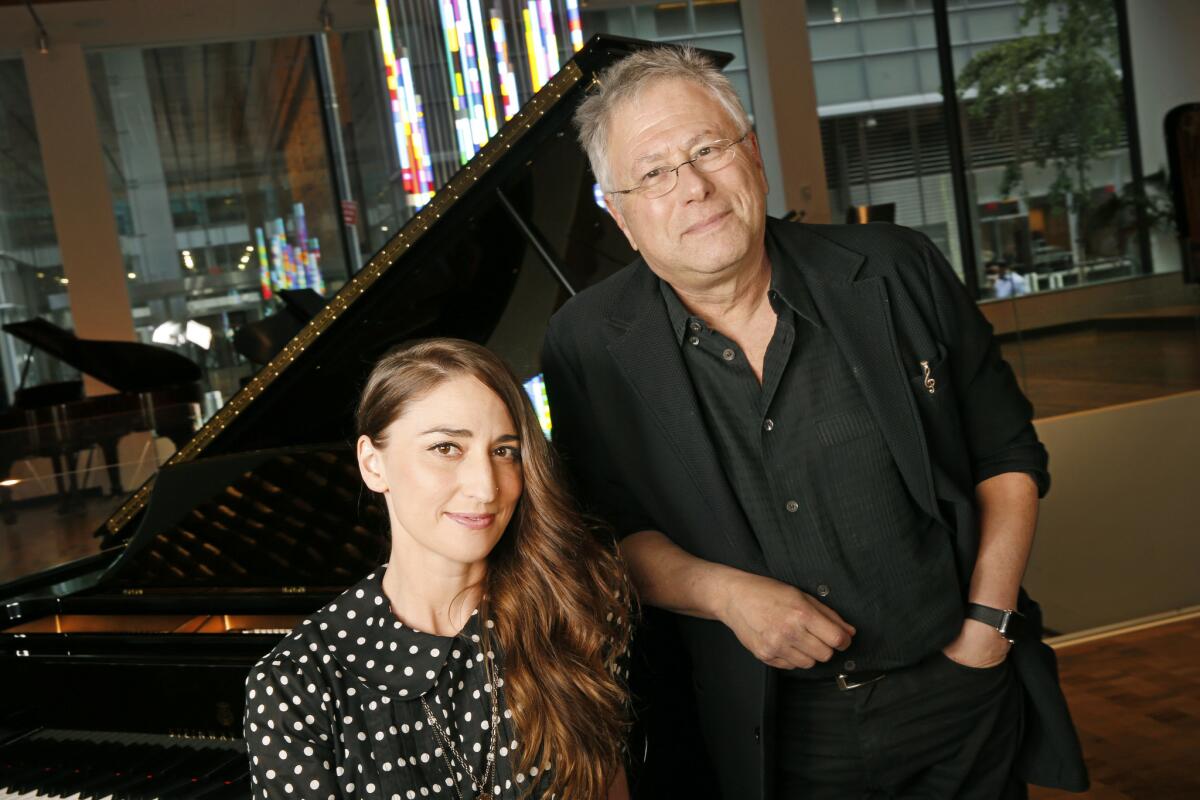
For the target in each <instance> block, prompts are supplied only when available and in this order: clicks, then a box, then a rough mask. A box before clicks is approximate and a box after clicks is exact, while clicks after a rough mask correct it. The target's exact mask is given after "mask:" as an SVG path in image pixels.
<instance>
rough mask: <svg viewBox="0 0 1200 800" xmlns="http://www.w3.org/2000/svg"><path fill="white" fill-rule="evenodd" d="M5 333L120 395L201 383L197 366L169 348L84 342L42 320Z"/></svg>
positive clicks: (13, 325) (11, 326)
mask: <svg viewBox="0 0 1200 800" xmlns="http://www.w3.org/2000/svg"><path fill="white" fill-rule="evenodd" d="M4 330H5V331H6V332H8V333H11V334H12V335H13V336H15V337H17V338H18V339H20V340H21V341H23V342H27V343H29V344H31V345H33V346H34V347H36V348H38V349H39V350H41V351H43V352H45V353H49V354H50V355H52V356H54V357H55V358H57V359H58V360H60V361H62V362H64V363H66V364H69V365H70V366H72V367H74V368H75V369H77V370H79V371H80V372H82V373H84V374H85V375H91V376H92V377H93V378H96V379H97V380H99V381H100V382H102V383H105V384H107V385H109V386H111V387H112V388H114V389H116V390H117V391H119V392H127V393H135V392H148V391H151V390H154V389H162V388H164V387H167V386H174V385H176V384H180V383H192V382H194V381H198V380H200V367H199V365H197V364H196V362H194V361H192V360H191V359H190V358H187V357H186V356H183V355H180V354H179V353H174V352H171V351H170V350H168V349H166V348H165V347H158V346H156V345H152V344H143V343H141V342H112V341H104V340H101V339H80V338H79V337H78V336H76V335H75V334H74V333H72V332H71V331H69V330H66V329H65V328H60V327H58V326H57V325H55V324H54V323H53V322H50V321H49V320H44V319H40V318H37V319H29V320H25V321H24V322H9V323H6V324H5V325H4Z"/></svg>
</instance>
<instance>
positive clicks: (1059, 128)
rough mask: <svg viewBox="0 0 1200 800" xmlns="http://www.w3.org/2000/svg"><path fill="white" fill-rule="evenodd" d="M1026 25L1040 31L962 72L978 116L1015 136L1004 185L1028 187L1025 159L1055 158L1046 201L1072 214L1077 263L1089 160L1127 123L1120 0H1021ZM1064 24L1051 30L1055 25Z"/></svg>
mask: <svg viewBox="0 0 1200 800" xmlns="http://www.w3.org/2000/svg"><path fill="white" fill-rule="evenodd" d="M1022 6H1023V8H1022V14H1021V27H1022V28H1023V29H1028V28H1029V27H1030V26H1033V25H1035V24H1036V33H1033V34H1031V35H1028V36H1025V37H1023V38H1020V39H1016V40H1013V41H1009V42H1003V43H1001V44H998V45H996V46H994V47H991V48H989V49H988V50H985V51H983V52H981V53H978V54H976V55H975V57H974V58H972V59H971V61H970V62H969V63H968V64H967V65H966V67H965V68H964V69H963V71H962V73H961V75H959V78H958V89H959V92H960V93H966V92H968V91H970V90H971V89H974V90H976V92H977V95H976V97H975V99H974V100H973V101H972V102H970V103H969V104H968V103H966V102H964V105H966V107H967V109H968V112H967V113H969V114H971V115H972V116H973V117H976V118H980V119H983V120H987V121H989V122H992V126H991V127H992V131H993V136H994V137H995V138H997V139H1000V138H1005V139H1010V140H1011V141H1012V143H1013V149H1012V158H1011V159H1010V160H1009V161H1008V163H1006V164H1005V167H1004V176H1003V179H1002V182H1001V192H1002V193H1004V194H1006V195H1011V194H1012V193H1013V192H1015V191H1021V192H1022V193H1026V187H1025V176H1024V171H1023V169H1022V165H1023V164H1025V163H1028V162H1032V163H1034V164H1036V165H1037V166H1039V167H1043V168H1044V167H1046V166H1047V165H1051V167H1052V168H1053V174H1054V180H1053V183H1052V184H1051V187H1050V196H1049V200H1050V203H1051V206H1052V207H1053V208H1061V209H1063V210H1065V211H1066V212H1067V213H1068V214H1070V215H1071V222H1072V230H1073V233H1072V237H1071V238H1072V249H1073V250H1076V253H1075V256H1076V259H1075V260H1076V263H1079V260H1080V259H1079V253H1078V250H1077V248H1078V244H1079V242H1078V240H1079V234H1078V233H1075V231H1080V230H1082V228H1083V227H1084V226H1083V225H1081V224H1080V221H1081V220H1083V219H1084V218H1085V217H1086V215H1087V212H1088V209H1089V207H1090V206H1091V205H1092V199H1091V198H1092V188H1093V187H1092V184H1091V181H1090V176H1089V171H1090V167H1091V165H1092V163H1093V162H1094V161H1095V160H1096V159H1097V158H1099V157H1101V156H1103V155H1105V154H1107V153H1108V152H1109V151H1111V150H1113V149H1114V148H1116V147H1117V146H1118V145H1119V144H1120V137H1121V131H1122V128H1123V126H1124V115H1123V112H1122V95H1121V77H1120V74H1119V73H1118V71H1117V68H1116V66H1115V65H1116V64H1117V63H1119V56H1118V44H1117V17H1116V12H1115V10H1114V8H1113V0H1024V2H1023V3H1022ZM1052 20H1054V21H1056V22H1057V28H1056V29H1055V30H1051V26H1050V22H1051V21H1052Z"/></svg>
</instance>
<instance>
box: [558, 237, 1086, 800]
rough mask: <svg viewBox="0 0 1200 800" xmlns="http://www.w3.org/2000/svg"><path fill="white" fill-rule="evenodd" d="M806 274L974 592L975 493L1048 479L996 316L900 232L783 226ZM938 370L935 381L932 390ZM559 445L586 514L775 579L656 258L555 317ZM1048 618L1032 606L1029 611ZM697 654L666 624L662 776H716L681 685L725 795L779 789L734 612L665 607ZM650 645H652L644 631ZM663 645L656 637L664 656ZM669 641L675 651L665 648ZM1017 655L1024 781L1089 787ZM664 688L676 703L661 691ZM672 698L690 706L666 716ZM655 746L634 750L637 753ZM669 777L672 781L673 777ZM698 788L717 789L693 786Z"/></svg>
mask: <svg viewBox="0 0 1200 800" xmlns="http://www.w3.org/2000/svg"><path fill="white" fill-rule="evenodd" d="M767 235H768V236H773V237H775V239H776V241H777V243H778V244H779V246H780V247H781V248H782V249H783V250H784V251H785V252H787V253H788V254H789V255H790V256H791V258H792V259H793V260H794V261H795V263H796V264H798V265H799V266H800V269H801V271H802V273H803V275H804V278H805V280H806V282H807V283H808V286H809V288H810V290H811V292H812V295H813V300H814V302H815V303H816V306H817V309H818V311H819V312H820V314H821V317H822V320H823V321H824V322H825V324H826V325H828V327H829V330H830V331H831V332H832V334H833V335H834V336H835V338H836V341H837V343H838V346H839V347H840V348H841V351H842V353H843V355H844V356H845V358H846V360H847V362H848V363H849V364H850V366H851V369H852V370H853V372H854V375H855V376H856V377H857V379H858V380H859V383H860V386H861V387H862V391H863V394H864V396H865V398H866V401H867V404H868V405H869V407H870V408H871V410H872V412H873V413H874V415H875V417H876V420H877V422H878V424H879V427H880V429H881V430H882V432H883V433H884V436H885V437H886V439H887V442H888V446H889V449H890V450H891V452H892V456H893V458H894V459H895V461H896V464H897V466H898V467H899V470H900V473H901V474H902V476H903V478H904V481H905V483H906V485H907V486H908V489H909V491H910V492H911V493H912V496H913V497H914V498H915V500H916V502H917V503H918V504H919V505H920V506H921V507H922V508H923V509H924V510H925V511H926V512H927V513H928V514H930V515H932V516H934V517H936V518H938V519H941V520H943V521H944V522H946V524H947V525H949V526H950V527H951V528H952V529H953V530H954V531H955V550H956V557H957V562H958V566H959V574H960V577H961V581H962V586H963V592H964V594H965V592H966V588H967V586H968V585H969V583H970V578H971V571H972V569H973V566H974V563H975V556H976V553H977V549H978V529H977V524H976V514H975V508H974V486H975V484H977V483H979V482H980V481H982V480H984V479H986V478H989V477H992V476H994V475H998V474H1000V473H1003V472H1012V471H1023V472H1028V473H1029V474H1031V475H1033V476H1034V478H1035V480H1036V481H1037V482H1038V485H1039V489H1040V491H1041V492H1042V493H1044V492H1045V491H1046V489H1047V488H1048V486H1049V476H1048V474H1047V472H1046V453H1045V449H1044V448H1043V447H1042V445H1041V443H1040V442H1038V440H1037V436H1036V434H1035V432H1034V430H1033V426H1032V424H1031V421H1030V420H1031V416H1032V408H1031V406H1030V404H1029V402H1028V401H1027V400H1026V399H1025V397H1024V395H1023V394H1022V393H1021V391H1020V389H1019V388H1018V386H1017V383H1016V380H1015V379H1014V377H1013V375H1012V371H1011V370H1010V369H1009V367H1008V365H1007V364H1006V363H1005V362H1004V361H1003V360H1001V358H1000V355H999V351H998V348H997V347H996V345H995V343H994V341H993V339H992V332H991V327H990V326H989V325H988V323H987V321H986V320H985V319H984V318H983V316H982V314H981V313H980V312H979V309H978V308H977V307H976V305H975V303H974V302H973V301H972V300H971V299H970V297H969V296H968V295H967V294H966V292H965V291H964V289H963V287H962V284H961V283H960V281H959V280H958V278H957V277H956V276H955V275H954V273H953V271H952V270H951V269H950V267H949V265H948V264H947V263H946V262H945V260H944V259H943V257H942V256H941V254H940V253H939V252H938V250H937V248H936V247H934V246H933V244H932V243H931V242H930V241H929V240H928V239H927V238H925V237H924V236H922V235H921V234H918V233H916V232H913V231H910V230H908V229H905V228H901V227H897V226H893V225H878V224H873V225H854V226H841V225H830V226H816V225H805V224H798V223H787V222H780V221H777V220H768V227H767ZM922 361H928V362H929V367H930V370H931V377H932V378H933V379H934V381H936V391H935V392H934V393H933V394H930V393H929V392H928V390H927V389H926V387H925V384H924V378H925V375H924V369H923V367H922V365H921V362H922ZM542 363H543V369H544V371H545V375H546V385H547V390H548V394H549V399H550V408H551V415H552V418H553V424H554V441H555V445H556V446H557V447H558V448H559V450H560V452H561V453H562V454H563V456H564V459H565V461H566V465H567V468H568V471H569V472H570V473H571V475H572V476H573V478H574V480H575V482H576V488H577V490H578V491H579V493H580V496H581V499H582V500H583V502H584V505H585V507H588V508H589V509H590V510H592V511H593V512H594V513H596V514H597V515H598V516H600V517H602V518H603V519H604V520H606V521H607V522H608V523H610V524H612V525H613V527H614V528H615V529H616V532H617V535H618V536H624V535H626V534H629V533H633V532H635V531H638V530H644V529H654V530H660V531H662V532H664V533H665V534H666V535H667V536H669V537H670V538H671V539H672V540H673V541H674V542H675V543H676V544H678V545H679V546H681V547H682V548H684V549H685V550H687V551H688V552H690V553H692V554H694V555H696V556H698V557H700V558H703V559H706V560H709V561H716V562H719V563H722V564H727V565H730V566H733V567H736V568H738V569H742V570H746V571H748V572H754V573H757V574H760V575H772V572H771V569H770V565H768V564H767V563H766V561H765V559H764V558H763V555H762V552H761V550H760V548H759V546H758V543H757V541H756V540H755V537H754V535H753V533H752V532H751V530H750V528H749V525H748V524H747V521H746V519H745V517H744V515H743V514H742V512H741V509H740V507H739V505H738V502H737V499H736V498H735V496H734V494H733V491H732V489H731V488H730V486H729V485H728V482H727V481H726V479H725V476H724V474H723V472H722V468H721V465H720V463H719V462H718V461H717V457H716V453H715V451H714V449H713V445H712V442H711V441H710V438H709V436H708V434H707V433H706V431H705V427H704V422H703V418H702V416H701V414H700V410H699V406H698V404H697V400H696V397H695V394H694V392H693V390H692V386H691V382H690V380H689V378H688V374H687V371H686V368H685V367H684V363H683V359H682V356H681V354H680V351H679V343H678V340H677V339H676V338H675V335H674V333H673V332H672V330H671V327H670V322H669V320H668V317H667V312H666V308H665V305H664V303H663V300H662V296H661V293H660V291H659V288H658V278H657V277H656V276H655V275H654V274H653V273H652V272H651V271H650V269H649V268H648V267H647V266H646V265H645V263H644V262H643V261H641V260H639V261H636V262H634V263H633V264H631V265H630V266H628V267H626V268H625V269H623V270H621V271H620V272H618V273H617V274H615V275H613V276H612V277H611V278H609V279H607V280H605V281H603V282H601V283H600V284H598V285H596V286H594V287H592V288H590V289H588V290H586V291H584V292H581V293H580V294H579V295H578V296H576V297H575V298H573V299H572V300H571V301H569V302H568V303H567V304H566V305H564V306H563V308H562V309H561V310H560V311H559V312H558V313H557V314H555V316H554V317H553V319H552V320H551V322H550V326H549V330H548V332H547V335H546V340H545V346H544V351H543V361H542ZM1030 610H1031V611H1033V610H1034V609H1032V608H1031V609H1030ZM667 616H668V617H669V618H670V621H671V622H673V623H674V625H675V627H677V630H678V634H679V636H680V637H681V639H682V642H683V645H684V648H683V649H684V651H685V653H686V655H687V656H689V657H690V662H691V676H690V677H691V681H690V686H688V684H687V683H686V678H687V675H686V673H685V674H672V672H671V669H672V668H671V667H669V666H664V664H665V663H666V662H668V661H670V660H671V656H672V654H673V653H675V650H674V648H672V647H671V646H670V645H669V644H667V645H663V643H662V642H663V641H668V638H667V637H669V635H670V634H671V633H672V632H671V631H667V630H664V628H665V627H667V626H666V625H665V623H664V621H663V620H662V619H655V618H654V617H653V615H651V622H652V625H653V627H654V628H655V634H654V636H655V639H661V640H662V641H656V642H653V643H652V644H653V645H657V646H658V649H659V650H660V652H658V653H657V655H652V657H651V659H650V662H649V663H648V664H645V665H644V666H645V670H646V672H647V673H649V674H650V675H651V681H650V682H649V683H648V684H643V692H645V691H646V690H645V686H647V685H649V686H650V687H651V688H650V691H651V692H653V693H654V694H653V696H649V697H645V696H643V697H642V698H640V699H641V701H644V702H646V703H647V704H648V705H647V709H646V713H647V714H648V719H647V720H646V721H645V722H646V729H647V732H648V742H647V743H646V751H645V752H646V755H647V758H646V765H645V766H646V770H645V775H644V780H645V781H646V782H647V784H646V785H647V786H653V787H655V788H653V789H648V790H646V791H645V792H643V791H641V790H640V789H639V794H642V795H643V796H651V794H650V793H651V792H654V793H657V794H658V796H676V795H677V794H678V795H679V796H682V794H683V792H682V791H680V792H678V793H677V792H676V791H674V790H673V789H671V787H676V788H678V787H680V786H688V783H687V781H686V778H687V776H690V775H700V774H702V770H701V769H700V767H701V763H702V762H701V761H700V760H699V759H697V758H696V755H695V754H694V753H692V754H691V755H690V758H689V759H688V760H687V761H684V760H682V759H681V758H677V757H676V756H679V755H682V754H680V753H679V752H678V751H679V750H680V749H681V747H680V745H679V743H680V742H681V741H683V739H684V738H685V737H684V734H686V732H687V727H688V721H687V717H686V714H687V713H688V712H687V710H686V708H685V706H683V705H680V703H679V700H678V698H674V699H672V698H671V697H670V690H671V689H672V688H678V687H680V686H683V687H684V688H690V689H691V694H692V695H693V697H694V700H695V713H696V715H697V716H698V721H699V729H700V731H701V732H702V734H703V738H704V741H705V742H706V744H707V749H708V757H709V760H710V762H711V764H712V766H713V767H714V768H715V771H716V775H717V777H718V780H719V786H720V787H721V794H722V795H724V796H725V797H729V798H743V797H747V798H748V797H757V798H768V797H770V796H771V787H770V785H769V776H770V774H771V765H770V763H769V760H770V758H771V751H770V748H769V747H767V746H765V743H766V742H770V741H772V737H771V732H772V726H773V722H774V716H773V714H772V710H773V706H774V703H773V695H774V678H773V672H772V670H770V669H769V668H767V667H766V666H765V665H764V664H762V663H761V662H759V661H758V660H757V659H756V658H754V656H752V655H751V654H750V653H749V652H748V651H747V650H745V648H743V647H742V646H741V644H740V643H739V642H738V641H737V639H736V637H735V636H734V635H733V633H732V632H731V631H730V630H729V629H728V628H726V627H725V626H724V625H723V624H721V623H719V622H713V621H708V620H700V619H695V618H692V617H685V616H677V615H667ZM643 638H645V637H643ZM651 650H652V651H653V650H655V647H653V646H652V647H651ZM664 651H665V652H664ZM1010 658H1012V659H1013V662H1014V665H1015V666H1016V667H1017V671H1018V674H1020V676H1021V679H1022V682H1023V684H1024V685H1025V686H1026V689H1027V691H1028V693H1029V695H1030V696H1032V697H1035V698H1037V704H1036V705H1035V706H1032V707H1031V708H1030V711H1031V712H1033V715H1034V716H1033V717H1032V718H1031V717H1027V719H1026V725H1027V727H1028V728H1030V729H1031V731H1032V734H1031V735H1030V736H1027V743H1030V742H1032V743H1033V746H1032V747H1031V748H1030V749H1029V750H1028V752H1026V753H1024V754H1023V757H1022V761H1021V767H1020V768H1021V770H1022V772H1023V775H1024V777H1025V778H1026V779H1027V780H1029V781H1031V782H1036V783H1041V784H1045V785H1052V786H1061V787H1063V788H1071V789H1082V788H1085V787H1086V785H1087V777H1086V770H1085V769H1084V766H1083V761H1082V755H1081V753H1080V749H1079V744H1078V740H1077V738H1076V736H1075V732H1074V728H1073V726H1072V724H1071V720H1070V716H1069V713H1068V711H1067V707H1066V703H1065V700H1063V697H1062V694H1061V691H1060V690H1059V688H1058V683H1057V675H1056V673H1055V670H1054V661H1053V652H1052V651H1051V650H1050V649H1049V648H1048V647H1046V646H1045V645H1042V644H1041V643H1040V642H1039V643H1027V644H1023V645H1018V646H1016V647H1014V649H1013V651H1012V654H1011V655H1010ZM660 694H661V703H660V697H659V695H660ZM660 704H661V705H665V706H667V707H668V708H670V709H671V713H672V714H676V715H682V716H678V717H676V718H675V719H671V720H663V719H661V718H656V717H655V707H656V706H657V705H660ZM636 749H637V748H635V750H636ZM660 779H661V782H660ZM688 791H699V792H700V796H705V795H707V796H711V795H712V794H714V792H713V791H712V789H711V787H710V788H708V789H707V790H704V788H703V786H697V787H692V786H689V788H688Z"/></svg>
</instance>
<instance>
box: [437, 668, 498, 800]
mask: <svg viewBox="0 0 1200 800" xmlns="http://www.w3.org/2000/svg"><path fill="white" fill-rule="evenodd" d="M483 672H484V680H485V681H486V682H487V683H489V684H490V685H491V687H492V691H491V695H492V709H491V712H492V713H491V728H492V735H491V738H490V739H489V741H488V748H487V754H486V756H485V758H486V764H485V765H484V769H483V776H482V777H476V775H475V770H474V769H473V768H472V767H471V765H470V764H469V763H468V762H467V759H466V758H464V757H463V755H462V753H460V752H459V750H458V747H457V746H455V744H454V740H453V738H452V737H451V736H450V734H449V732H448V731H444V730H442V726H441V724H440V723H439V722H438V718H437V716H436V715H435V714H434V713H433V709H432V708H431V707H430V705H429V703H428V702H427V701H426V700H425V698H424V697H422V698H421V707H422V708H423V709H425V716H426V718H427V719H428V720H429V725H430V727H431V728H433V734H434V737H435V738H436V739H437V740H438V741H439V742H441V744H442V760H443V761H444V762H445V764H446V769H447V770H448V771H449V772H450V778H451V780H453V781H454V791H455V793H456V794H457V795H458V798H459V800H464V799H463V793H462V786H460V785H459V782H458V777H457V775H456V773H455V769H454V764H453V763H452V762H451V761H450V756H453V757H454V760H455V761H457V762H458V763H459V764H460V765H461V766H462V768H463V770H464V771H465V772H466V773H467V775H468V776H469V777H470V778H471V785H472V787H473V788H474V789H475V791H476V792H477V793H478V795H480V796H482V795H483V794H484V793H487V794H489V795H490V794H491V792H490V791H489V790H488V785H489V784H490V783H491V781H492V777H493V775H494V774H495V772H496V762H497V760H498V759H497V757H496V756H497V753H496V742H497V740H498V738H499V735H500V701H499V696H500V683H499V680H498V678H499V672H498V670H497V667H496V664H495V662H494V661H493V660H492V659H491V658H490V657H489V658H487V660H486V661H485V662H484V668H483ZM448 754H449V755H448Z"/></svg>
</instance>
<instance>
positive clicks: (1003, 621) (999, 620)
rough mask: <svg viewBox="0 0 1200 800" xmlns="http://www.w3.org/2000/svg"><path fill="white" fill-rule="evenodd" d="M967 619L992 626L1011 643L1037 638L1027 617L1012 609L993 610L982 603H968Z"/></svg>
mask: <svg viewBox="0 0 1200 800" xmlns="http://www.w3.org/2000/svg"><path fill="white" fill-rule="evenodd" d="M967 619H973V620H977V621H979V622H982V623H983V624H985V625H990V626H992V627H993V628H995V629H996V630H997V631H998V632H999V633H1000V635H1001V636H1003V637H1004V638H1005V639H1008V640H1009V641H1010V642H1021V641H1027V640H1029V639H1033V638H1036V637H1035V636H1034V633H1033V631H1032V630H1031V627H1030V625H1029V621H1028V620H1027V619H1026V618H1025V615H1024V614H1022V613H1020V612H1019V611H1016V610H1014V609H1011V608H992V607H991V606H985V605H982V604H980V603H967Z"/></svg>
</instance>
